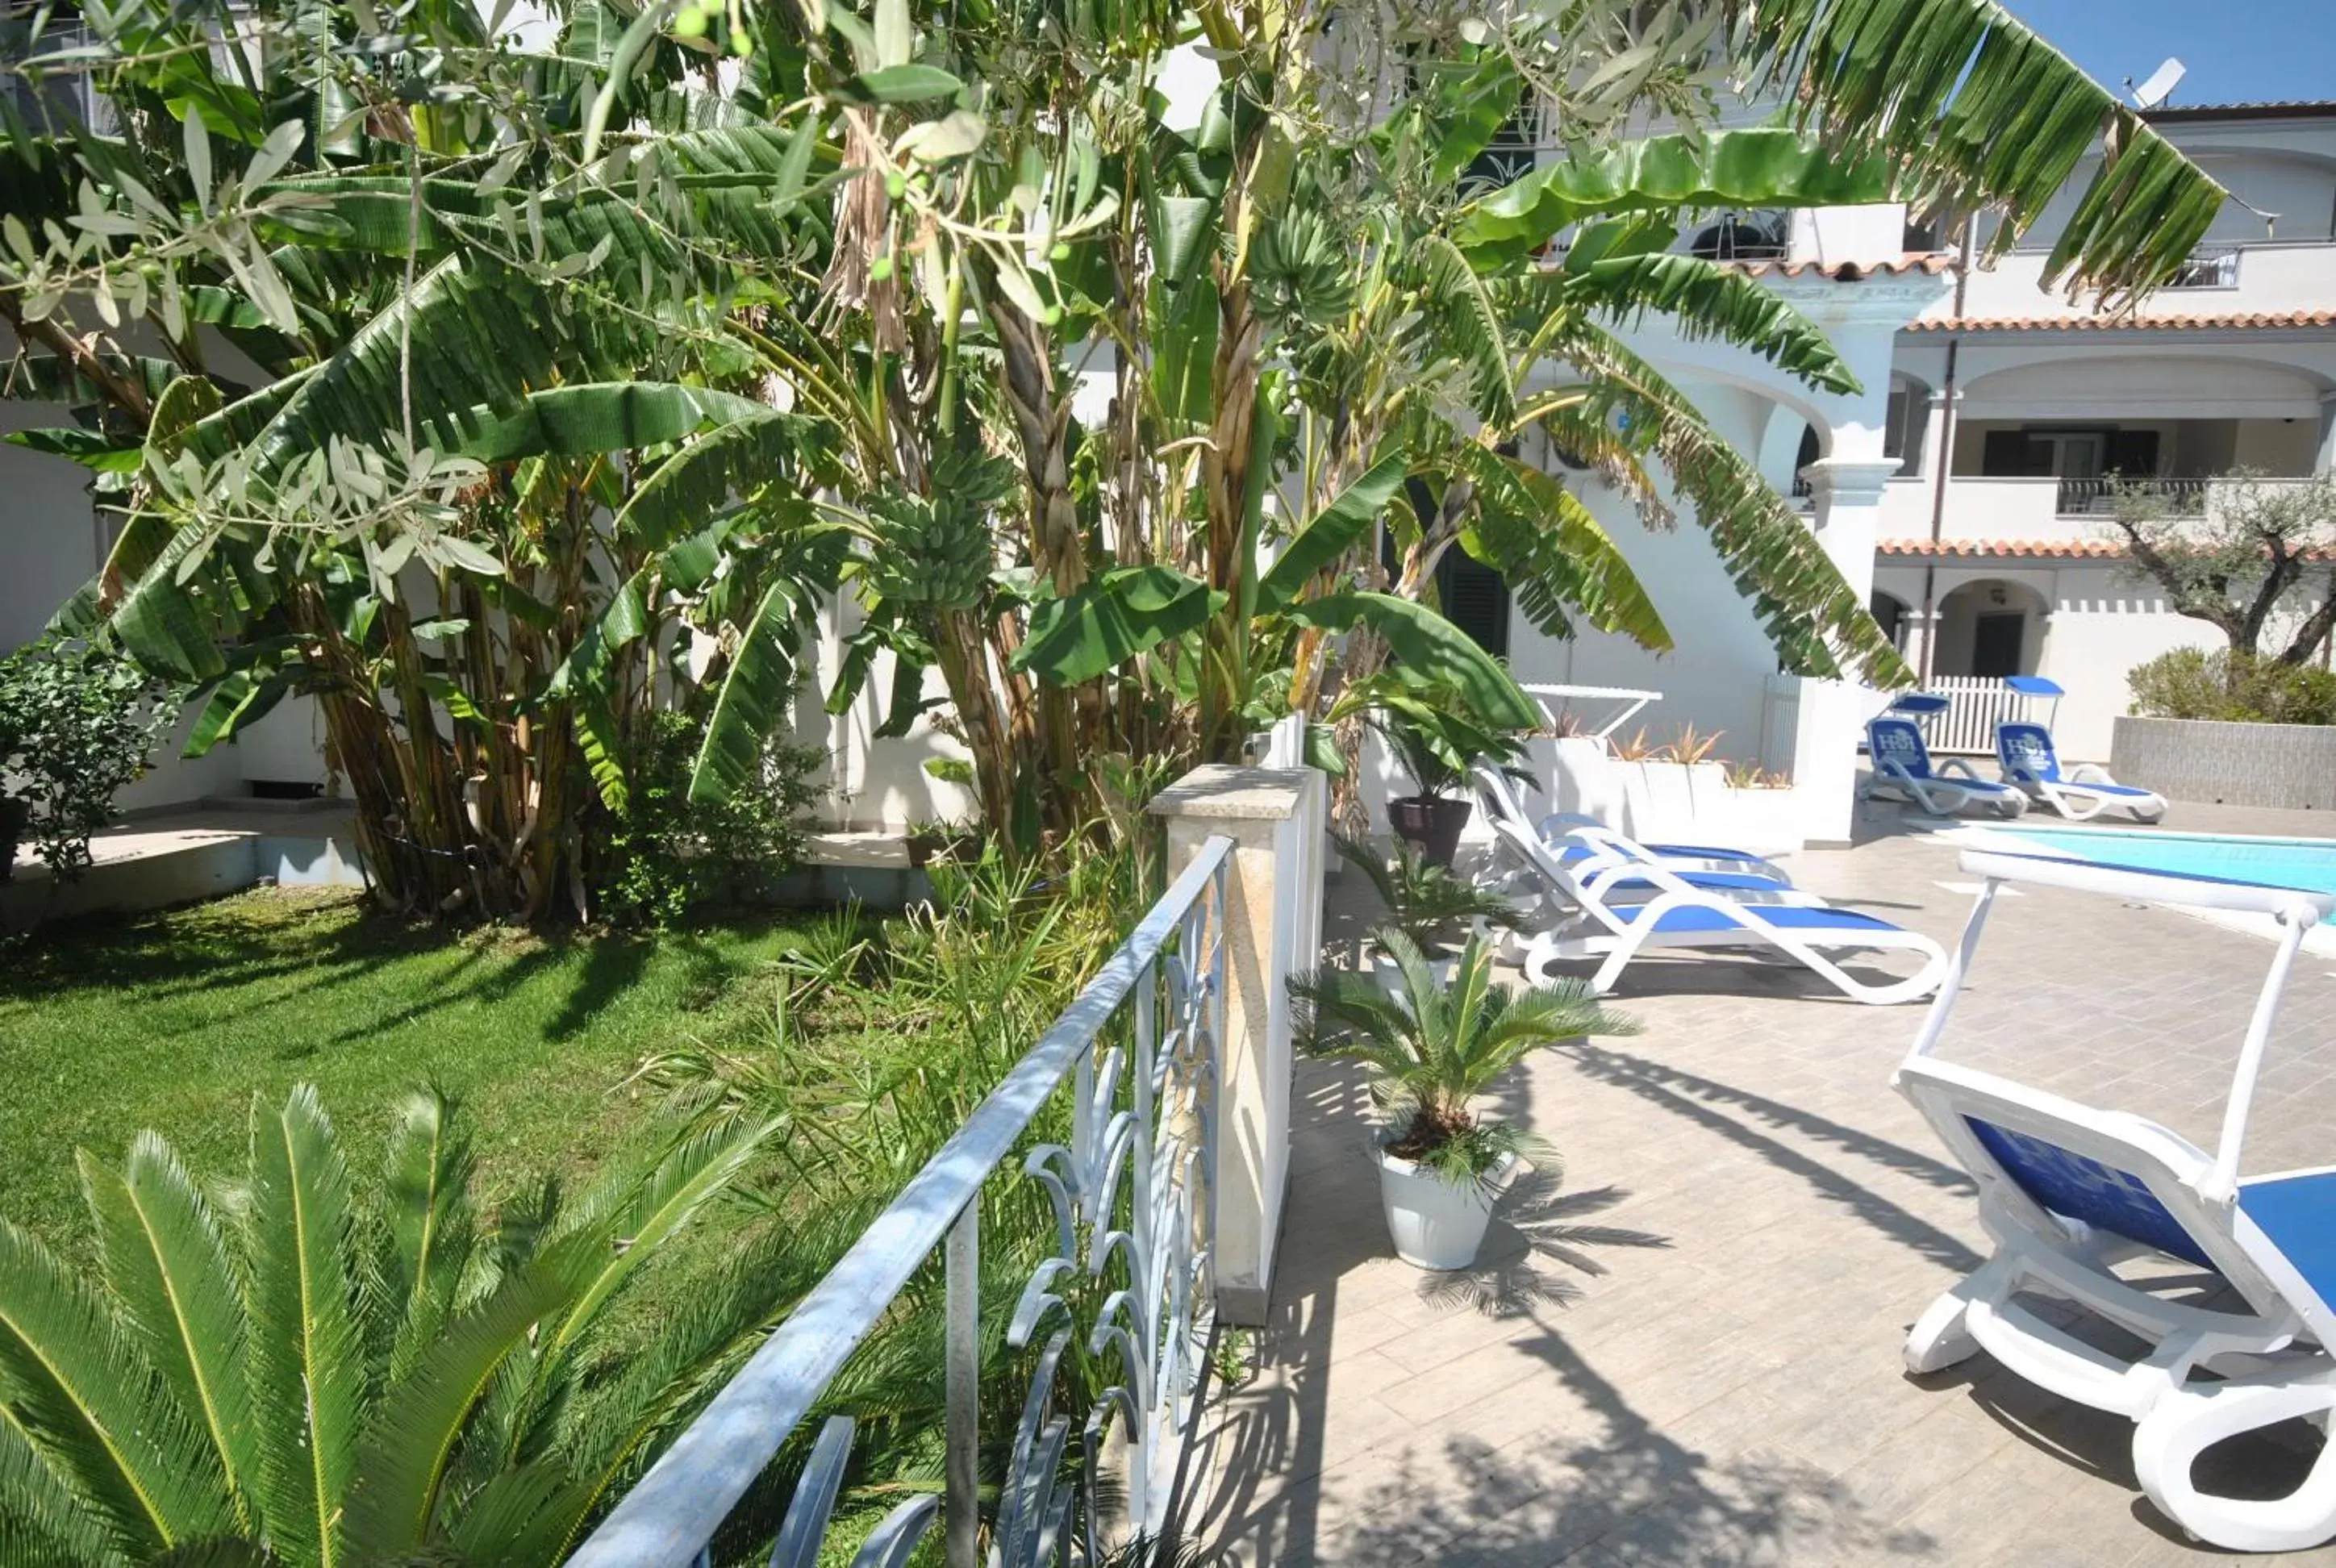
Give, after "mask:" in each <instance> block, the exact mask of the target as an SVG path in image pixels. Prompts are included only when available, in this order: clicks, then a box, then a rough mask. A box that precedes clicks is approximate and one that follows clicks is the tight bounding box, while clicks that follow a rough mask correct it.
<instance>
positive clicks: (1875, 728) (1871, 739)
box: [1857, 714, 2028, 817]
mask: <svg viewBox="0 0 2336 1568" xmlns="http://www.w3.org/2000/svg"><path fill="white" fill-rule="evenodd" d="M1885 725H1888V726H1901V725H1903V726H1905V728H1906V729H1907V730H1909V731H1911V732H1913V736H1914V740H1915V744H1916V745H1919V746H1920V747H1921V748H1922V761H1923V765H1924V766H1925V767H1927V768H1928V769H1929V772H1928V774H1927V775H1925V774H1917V773H1915V772H1914V770H1913V769H1912V768H1910V767H1908V766H1907V765H1905V764H1904V763H1903V762H1902V761H1900V760H1899V759H1898V758H1897V757H1895V756H1893V755H1889V753H1890V751H1891V749H1892V748H1890V747H1888V746H1885V745H1883V735H1884V733H1886V732H1885V731H1884V730H1883V726H1885ZM1865 755H1866V760H1867V762H1868V764H1869V765H1871V768H1872V771H1871V772H1870V773H1869V774H1867V775H1866V778H1865V782H1864V784H1860V785H1859V786H1858V791H1857V793H1858V798H1859V799H1861V800H1883V799H1889V800H1903V801H1906V802H1907V803H1910V804H1913V805H1918V806H1920V807H1922V810H1923V811H1925V812H1927V813H1930V814H1931V815H1932V816H1939V817H1950V816H1953V815H1954V814H1955V813H1958V812H1960V811H1961V810H1962V809H1963V807H1965V806H1967V805H1970V804H1971V803H1973V802H1978V803H1981V804H1984V805H1990V806H1993V807H1994V808H1995V809H1996V810H1998V811H2000V812H2001V813H2003V814H2004V815H2006V816H2013V817H2016V816H2018V815H2019V814H2020V813H2022V812H2024V811H2026V810H2027V809H2028V796H2027V795H2026V794H2024V793H2023V792H2021V791H2020V790H2018V789H2015V788H2013V787H2012V786H2011V785H2010V784H1998V783H1997V782H1996V781H1995V780H1993V779H1985V778H1981V777H1980V776H1979V772H1978V770H1977V769H1975V768H1973V767H1972V766H1971V764H1969V763H1967V762H1965V761H1964V760H1963V759H1962V758H1961V757H1949V758H1947V760H1946V761H1944V762H1939V761H1936V760H1934V759H1933V758H1932V755H1931V747H1930V743H1929V742H1928V741H1926V740H1924V739H1923V738H1922V726H1919V725H1917V724H1916V723H1915V722H1914V721H1913V719H1911V718H1907V717H1904V716H1902V715H1898V714H1883V716H1880V717H1879V718H1874V719H1869V720H1867V721H1866V726H1865Z"/></svg>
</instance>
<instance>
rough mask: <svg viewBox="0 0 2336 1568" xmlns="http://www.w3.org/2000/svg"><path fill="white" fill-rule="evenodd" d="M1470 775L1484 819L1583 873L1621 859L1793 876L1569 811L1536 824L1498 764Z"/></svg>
mask: <svg viewBox="0 0 2336 1568" xmlns="http://www.w3.org/2000/svg"><path fill="white" fill-rule="evenodd" d="M1474 774H1475V784H1476V798H1477V801H1478V803H1480V804H1481V805H1482V807H1483V808H1484V820H1485V822H1486V823H1502V822H1507V823H1514V824H1515V826H1516V827H1517V829H1518V831H1520V832H1522V833H1530V834H1532V835H1533V836H1534V837H1537V838H1539V839H1540V840H1541V842H1543V844H1545V845H1547V846H1548V847H1549V852H1550V853H1551V854H1552V856H1553V857H1555V858H1556V859H1557V861H1558V862H1560V863H1561V864H1562V865H1564V866H1565V867H1567V869H1569V870H1571V871H1574V872H1580V873H1582V874H1583V875H1588V874H1591V873H1592V872H1597V871H1599V870H1601V869H1603V868H1605V867H1607V866H1608V865H1611V864H1615V863H1620V862H1623V861H1627V860H1638V861H1652V862H1656V863H1657V864H1660V865H1666V866H1669V867H1672V868H1673V869H1675V870H1682V871H1708V872H1728V873H1737V874H1742V875H1747V876H1754V877H1761V878H1765V879H1767V881H1776V882H1782V883H1785V884H1786V886H1790V885H1791V883H1792V880H1793V879H1792V877H1791V876H1790V875H1789V874H1788V873H1787V872H1786V871H1785V870H1784V868H1783V867H1781V866H1779V865H1777V864H1776V862H1774V861H1772V860H1770V859H1768V858H1767V856H1764V855H1760V854H1756V853H1755V852H1752V851H1750V850H1739V849H1730V848H1728V846H1726V845H1724V844H1687V843H1651V844H1640V843H1636V842H1632V841H1630V840H1628V839H1625V838H1623V837H1621V835H1620V834H1618V833H1614V832H1612V830H1611V829H1609V828H1608V827H1607V826H1606V824H1605V823H1601V822H1599V821H1598V820H1597V819H1596V818H1594V817H1586V816H1581V815H1578V814H1576V813H1571V812H1551V813H1548V814H1546V815H1544V816H1543V817H1542V818H1541V819H1540V820H1539V821H1538V822H1536V821H1535V820H1534V819H1533V817H1531V816H1530V815H1528V814H1527V813H1526V811H1525V807H1524V803H1523V800H1522V799H1521V798H1520V797H1519V795H1518V793H1517V789H1516V787H1515V785H1514V784H1513V783H1512V782H1511V780H1510V779H1509V777H1508V775H1507V774H1504V773H1503V772H1502V771H1501V770H1500V769H1499V768H1497V767H1494V766H1493V765H1490V764H1488V763H1479V764H1477V765H1476V766H1475V769H1474ZM1626 846H1627V847H1626Z"/></svg>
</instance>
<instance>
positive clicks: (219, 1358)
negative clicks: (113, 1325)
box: [80, 1132, 258, 1514]
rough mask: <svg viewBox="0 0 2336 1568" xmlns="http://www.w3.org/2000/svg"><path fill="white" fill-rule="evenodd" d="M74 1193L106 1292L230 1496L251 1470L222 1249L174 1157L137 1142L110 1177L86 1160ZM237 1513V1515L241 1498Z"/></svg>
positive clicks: (239, 1313) (158, 1143)
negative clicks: (214, 1462)
mask: <svg viewBox="0 0 2336 1568" xmlns="http://www.w3.org/2000/svg"><path fill="white" fill-rule="evenodd" d="M80 1159H81V1173H82V1185H83V1190H84V1191H85V1192H86V1193H87V1194H88V1198H89V1207H90V1213H91V1214H92V1217H93V1218H94V1219H95V1221H96V1224H97V1234H98V1244H99V1247H100V1249H101V1251H102V1255H103V1259H104V1265H105V1281H106V1285H107V1287H108V1288H109V1289H110V1290H112V1292H113V1297H114V1300H116V1301H117V1302H119V1303H120V1304H121V1309H122V1316H123V1318H124V1320H125V1323H126V1326H127V1327H128V1328H129V1329H130V1330H131V1332H132V1333H134V1334H135V1335H136V1336H137V1337H138V1339H139V1340H140V1342H141V1344H142V1345H143V1346H144V1348H145V1350H146V1353H147V1355H148V1356H149V1357H151V1359H152V1360H153V1363H154V1366H155V1368H157V1369H158V1370H159V1371H160V1372H161V1375H162V1380H163V1382H164V1383H165V1385H166V1386H168V1387H169V1388H170V1391H171V1392H172V1393H173V1394H174V1395H176V1396H177V1398H178V1401H179V1403H180V1405H181V1406H182V1407H184V1408H185V1410H186V1412H187V1414H188V1415H189V1416H190V1417H191V1418H192V1419H193V1420H194V1422H195V1424H196V1425H197V1426H198V1427H200V1429H201V1430H202V1432H203V1434H204V1436H205V1437H208V1438H209V1442H210V1445H211V1446H212V1448H213V1449H214V1450H215V1451H216V1452H217V1454H218V1456H219V1465H220V1467H221V1469H222V1470H223V1471H224V1473H225V1476H226V1480H227V1484H228V1486H229V1489H230V1492H231V1493H235V1494H241V1493H244V1492H246V1491H248V1489H249V1487H250V1485H251V1481H252V1475H253V1472H254V1470H255V1469H256V1468H257V1463H258V1461H257V1458H256V1456H255V1451H254V1446H253V1437H254V1434H253V1431H252V1427H251V1390H250V1387H249V1385H248V1383H247V1382H246V1380H245V1372H244V1360H243V1357H244V1339H245V1332H246V1327H247V1325H246V1322H245V1319H244V1310H243V1299H242V1296H241V1294H240V1292H239V1291H238V1288H237V1284H236V1279H235V1274H234V1272H233V1270H232V1268H231V1266H230V1264H229V1260H228V1251H227V1242H226V1239H225V1237H224V1236H223V1235H222V1234H221V1232H220V1231H219V1222H218V1220H217V1218H216V1217H215V1216H214V1215H213V1214H212V1213H211V1208H210V1204H209V1203H208V1202H206V1201H205V1199H204V1197H203V1194H202V1191H201V1189H200V1188H199V1187H198V1186H197V1185H196V1184H195V1182H194V1179H193V1178H192V1177H191V1176H190V1175H189V1174H187V1169H186V1167H185V1165H183V1164H180V1160H179V1156H178V1152H177V1151H176V1150H174V1149H172V1148H171V1147H170V1144H167V1143H165V1142H163V1140H162V1139H161V1137H160V1136H159V1135H156V1134H154V1133H151V1132H144V1133H141V1134H139V1135H138V1137H137V1140H136V1141H135V1142H134V1143H132V1144H131V1147H130V1159H129V1163H128V1165H127V1168H126V1169H125V1170H124V1171H123V1172H122V1173H120V1174H117V1173H115V1172H113V1171H112V1170H109V1169H107V1168H106V1167H105V1166H104V1165H102V1164H99V1163H98V1162H97V1161H96V1160H95V1159H93V1158H92V1157H91V1156H90V1154H88V1153H87V1152H86V1151H84V1152H83V1154H81V1156H80ZM237 1511H238V1514H241V1513H242V1512H243V1504H242V1500H241V1497H240V1496H239V1495H238V1498H237Z"/></svg>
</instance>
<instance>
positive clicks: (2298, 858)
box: [1993, 827, 2336, 893]
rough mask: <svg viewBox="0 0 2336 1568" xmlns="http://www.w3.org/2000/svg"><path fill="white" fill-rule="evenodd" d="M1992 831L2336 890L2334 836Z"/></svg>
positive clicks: (2089, 856)
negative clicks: (2272, 837)
mask: <svg viewBox="0 0 2336 1568" xmlns="http://www.w3.org/2000/svg"><path fill="white" fill-rule="evenodd" d="M1993 831H1995V832H1997V833H2001V834H2003V835H2004V836H2005V837H2007V838H2017V839H2020V841H2022V842H2023V844H2025V845H2029V846H2033V847H2035V848H2038V849H2044V850H2049V851H2053V852H2057V853H2060V854H2067V855H2074V856H2076V857H2077V858H2078V859H2079V860H2087V861H2090V862H2093V863H2094V864H2096V865H2104V866H2125V867H2128V868H2130V869H2132V870H2135V871H2145V872H2180V873H2182V874H2183V875H2185V876H2194V877H2219V878H2221V879H2222V880H2223V881H2234V882H2254V883H2257V884H2259V885H2262V886H2264V887H2274V888H2300V889H2302V891H2305V892H2314V893H2336V839H2263V838H2247V837H2243V836H2241V835H2238V834H2234V833H2131V832H2126V831H2121V830H2119V829H2116V828H2029V827H2000V828H1996V829H1994V830H1993Z"/></svg>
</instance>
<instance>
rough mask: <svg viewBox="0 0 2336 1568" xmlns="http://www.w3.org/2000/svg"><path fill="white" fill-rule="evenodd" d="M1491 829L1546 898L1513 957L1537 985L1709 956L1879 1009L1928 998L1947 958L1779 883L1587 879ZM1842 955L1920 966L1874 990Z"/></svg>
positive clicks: (1887, 926) (1613, 872) (1513, 833)
mask: <svg viewBox="0 0 2336 1568" xmlns="http://www.w3.org/2000/svg"><path fill="white" fill-rule="evenodd" d="M1493 831H1494V833H1495V834H1497V835H1498V836H1499V837H1500V839H1501V840H1502V842H1504V845H1505V846H1506V847H1507V848H1508V849H1509V850H1510V852H1513V853H1514V854H1515V855H1516V856H1517V858H1518V859H1519V860H1520V861H1521V862H1523V864H1524V865H1525V866H1526V867H1527V868H1528V870H1529V874H1530V875H1531V876H1532V877H1533V879H1534V880H1535V881H1538V883H1539V885H1540V887H1541V890H1542V891H1543V893H1544V894H1545V895H1546V897H1545V900H1544V905H1545V912H1544V919H1543V923H1542V925H1541V927H1540V929H1538V930H1535V931H1534V932H1533V935H1532V936H1531V937H1530V938H1529V939H1527V940H1526V945H1525V948H1524V951H1523V955H1522V956H1521V958H1520V959H1519V962H1520V963H1522V964H1523V968H1524V971H1525V978H1526V979H1529V980H1531V981H1532V982H1533V983H1534V984H1535V985H1541V984H1544V983H1546V982H1547V981H1549V980H1550V979H1552V978H1554V977H1553V975H1552V966H1553V965H1555V964H1558V963H1561V962H1564V961H1566V960H1569V959H1598V960H1600V963H1599V966H1598V970H1597V973H1596V974H1595V975H1593V976H1592V977H1591V981H1590V985H1591V989H1592V990H1593V991H1596V992H1599V993H1601V994H1602V993H1604V992H1606V991H1609V990H1611V989H1613V987H1614V984H1615V982H1616V981H1617V980H1619V979H1621V975H1622V971H1623V970H1624V969H1627V968H1629V967H1630V963H1631V961H1632V960H1633V959H1637V958H1639V957H1640V955H1641V954H1643V953H1647V952H1650V951H1669V950H1686V949H1697V950H1704V949H1713V950H1720V951H1722V952H1724V953H1726V952H1732V953H1733V954H1734V955H1735V956H1737V957H1752V958H1776V959H1788V960H1790V961H1792V962H1794V963H1797V964H1799V965H1801V966H1802V967H1803V968H1805V969H1808V970H1809V971H1810V972H1812V973H1814V974H1815V975H1817V976H1818V977H1819V978H1821V979H1824V980H1825V982H1826V983H1827V984H1828V985H1830V986H1832V987H1833V988H1834V989H1836V990H1838V991H1840V992H1841V993H1842V994H1843V995H1844V996H1845V997H1848V998H1851V999H1852V1000H1854V1001H1860V1002H1870V1003H1873V1004H1875V1005H1877V1006H1880V1005H1886V1004H1888V1003H1891V1002H1904V1001H1912V1000H1913V999H1914V998H1918V997H1924V996H1928V995H1929V994H1930V993H1931V991H1932V989H1934V988H1935V987H1936V986H1937V985H1938V983H1939V977H1940V976H1941V975H1942V973H1944V972H1945V970H1946V967H1947V955H1946V954H1945V952H1944V951H1942V950H1941V949H1940V947H1939V945H1938V943H1936V942H1934V941H1932V940H1931V939H1930V938H1928V937H1926V936H1923V935H1922V934H1921V933H1920V932H1916V931H1910V930H1903V928H1901V927H1898V926H1893V925H1892V924H1891V923H1890V922H1889V921H1888V920H1880V919H1877V918H1875V917H1874V916H1873V915H1868V914H1863V913H1860V912H1859V911H1855V910H1837V909H1834V908H1832V907H1831V906H1830V905H1827V904H1825V903H1824V902H1823V901H1819V900H1817V899H1815V897H1814V896H1813V895H1810V894H1808V893H1806V892H1800V891H1797V890H1794V889H1792V888H1790V887H1789V886H1787V885H1785V884H1779V883H1775V882H1768V881H1765V879H1762V883H1763V885H1762V886H1760V887H1759V888H1757V889H1753V888H1745V887H1742V886H1724V885H1715V884H1714V882H1713V881H1712V880H1711V879H1712V878H1713V877H1714V876H1715V875H1718V876H1726V875H1728V873H1710V872H1686V871H1678V870H1674V869H1672V868H1671V867H1669V866H1666V865H1663V864H1660V863H1659V862H1652V861H1646V862H1639V863H1636V864H1634V865H1630V866H1629V867H1627V868H1615V869H1610V870H1609V871H1608V872H1605V873H1603V876H1602V877H1601V879H1600V880H1596V881H1593V880H1592V879H1591V878H1589V877H1585V876H1582V874H1580V873H1579V872H1578V871H1577V870H1576V869H1575V868H1574V867H1572V866H1569V865H1566V864H1565V863H1563V862H1561V861H1560V860H1559V859H1558V858H1557V856H1556V855H1554V854H1552V852H1551V850H1550V846H1549V845H1548V844H1546V843H1544V842H1542V840H1541V839H1540V838H1539V837H1538V836H1536V835H1534V834H1533V833H1527V832H1525V831H1523V829H1520V828H1519V827H1518V826H1517V825H1516V823H1514V822H1509V821H1506V820H1502V821H1496V822H1494V824H1493ZM1625 842H1627V841H1625ZM1845 951H1883V952H1888V951H1907V952H1913V953H1917V954H1920V955H1921V957H1922V969H1920V970H1919V971H1918V972H1917V973H1915V974H1914V975H1913V976H1912V977H1910V978H1908V979H1900V980H1889V981H1884V982H1883V983H1880V984H1874V983H1872V982H1869V981H1865V980H1861V979H1857V978H1856V977H1854V976H1853V975H1851V974H1850V973H1849V972H1848V971H1846V970H1845V969H1842V967H1841V966H1840V965H1839V964H1837V963H1835V961H1834V959H1833V957H1832V956H1831V955H1833V954H1835V953H1839V952H1845Z"/></svg>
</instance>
